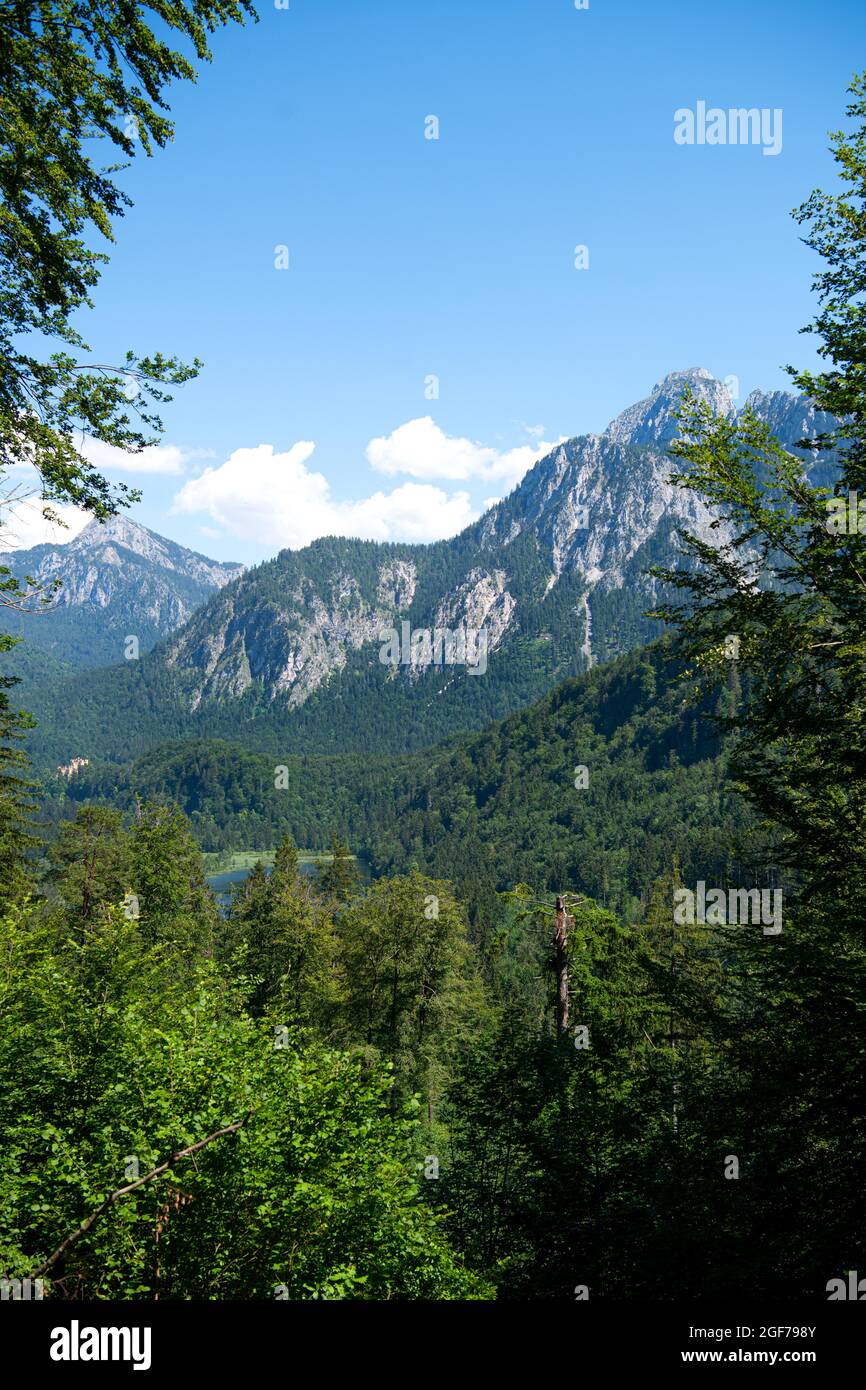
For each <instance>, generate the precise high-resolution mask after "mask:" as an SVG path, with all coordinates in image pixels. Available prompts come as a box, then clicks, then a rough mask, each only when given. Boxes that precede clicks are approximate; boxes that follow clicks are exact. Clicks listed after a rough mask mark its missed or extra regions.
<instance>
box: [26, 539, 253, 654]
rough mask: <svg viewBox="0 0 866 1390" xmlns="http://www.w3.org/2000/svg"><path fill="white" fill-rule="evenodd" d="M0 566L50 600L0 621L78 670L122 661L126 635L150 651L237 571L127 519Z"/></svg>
mask: <svg viewBox="0 0 866 1390" xmlns="http://www.w3.org/2000/svg"><path fill="white" fill-rule="evenodd" d="M0 562H2V563H3V564H4V565H6V566H7V567H8V568H9V569H10V570H11V571H12V573H13V574H15V575H16V576H18V577H19V578H22V579H23V578H24V576H25V575H29V576H30V577H31V578H33V579H34V580H35V581H36V583H37V584H38V585H40V587H41V588H42V591H43V596H44V597H47V598H50V604H49V605H46V607H45V608H42V609H40V611H37V612H34V613H33V614H32V615H30V614H17V613H11V614H10V620H9V621H8V622H7V619H6V617H5V616H4V626H5V627H7V629H8V630H11V631H14V632H15V633H19V634H21V635H23V636H25V637H26V638H27V640H28V642H29V643H32V645H33V646H35V647H37V648H39V649H40V650H42V651H47V652H50V653H51V654H52V655H53V656H56V657H59V658H60V659H61V660H63V661H65V662H68V663H69V664H71V665H73V666H79V667H88V666H100V665H108V664H110V663H112V662H115V661H119V660H121V659H122V657H123V651H124V642H125V640H126V638H127V637H128V636H135V637H137V638H138V643H139V650H140V651H141V652H146V651H148V650H149V649H150V648H151V647H152V646H153V645H154V643H155V642H157V641H159V639H160V638H161V637H165V636H167V635H168V634H169V633H170V632H173V631H174V630H175V629H176V628H178V627H180V626H181V625H182V624H183V623H185V622H186V621H187V619H188V618H189V617H190V616H191V614H192V613H193V612H194V611H195V610H196V608H199V607H200V606H201V604H202V603H204V601H205V600H206V599H207V598H209V597H210V595H211V594H212V593H213V592H214V591H215V590H216V589H219V588H222V587H223V585H225V584H228V583H229V581H230V580H232V579H236V578H237V577H238V575H239V574H241V573H242V572H243V566H242V565H231V564H229V565H224V564H218V563H217V562H216V561H215V560H209V559H208V558H207V557H206V556H205V555H198V554H196V553H195V552H194V551H192V550H186V549H185V548H184V547H183V546H180V545H175V543H174V542H173V541H169V540H165V539H164V537H162V536H158V535H156V533H155V532H153V531H148V530H147V528H146V527H144V526H140V525H139V524H138V522H135V521H132V520H130V518H129V517H126V516H115V517H111V518H110V519H109V520H108V521H106V522H98V521H91V522H90V523H89V525H87V526H86V527H85V528H84V530H83V531H81V532H80V533H79V534H78V535H77V536H76V537H75V538H74V539H73V540H71V541H69V542H68V543H67V544H66V545H59V546H58V545H38V546H34V547H33V548H32V549H30V550H18V551H12V552H9V553H8V554H6V555H2V556H0ZM56 580H59V581H60V585H59V587H57V588H54V583H55V581H56ZM30 606H31V607H33V608H38V607H39V605H38V604H31V605H30ZM7 612H9V610H7Z"/></svg>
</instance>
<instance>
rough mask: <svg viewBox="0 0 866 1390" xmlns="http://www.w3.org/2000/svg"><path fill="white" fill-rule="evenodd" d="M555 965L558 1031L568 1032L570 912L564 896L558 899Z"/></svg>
mask: <svg viewBox="0 0 866 1390" xmlns="http://www.w3.org/2000/svg"><path fill="white" fill-rule="evenodd" d="M553 951H554V958H553V966H554V969H555V971H556V1031H557V1033H567V1032H568V954H567V952H568V913H567V912H566V910H565V904H564V903H563V901H562V898H557V899H556V929H555V931H554V934H553Z"/></svg>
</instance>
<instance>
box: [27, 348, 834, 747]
mask: <svg viewBox="0 0 866 1390" xmlns="http://www.w3.org/2000/svg"><path fill="white" fill-rule="evenodd" d="M686 387H690V388H691V389H692V390H693V391H694V392H695V394H696V395H697V396H698V397H699V398H701V399H703V400H706V401H708V402H709V404H710V405H711V407H712V409H713V410H716V411H718V412H719V413H721V414H722V415H724V416H725V417H726V418H731V417H732V416H733V415H734V414H735V413H736V406H735V404H734V401H733V400H732V398H731V395H730V393H729V391H728V390H727V388H726V387H725V386H724V385H723V384H722V383H721V382H718V381H716V380H714V378H713V377H711V376H710V375H709V373H708V372H706V371H703V370H698V371H691V372H673V373H671V374H670V375H669V376H667V377H665V379H664V380H663V381H662V382H660V383H659V384H658V385H657V386H656V387H654V389H653V390H652V392H651V393H650V394H649V395H648V396H647V397H646V398H645V399H644V400H642V401H639V402H638V403H637V404H636V405H634V406H631V407H629V408H628V409H627V410H625V411H623V412H622V414H621V415H618V416H617V417H616V419H615V420H613V421H612V422H611V424H610V425H609V427H608V428H607V430H605V431H604V433H602V434H600V435H595V434H586V435H581V436H578V437H576V438H574V439H570V440H568V441H567V442H565V443H563V444H561V445H558V446H557V447H556V448H555V449H553V450H552V451H551V453H549V454H548V455H547V456H546V457H545V458H543V459H541V460H540V461H539V462H538V463H537V464H536V465H535V466H534V468H532V469H531V471H530V472H529V473H527V475H526V476H525V477H524V479H523V480H522V482H521V483H520V484H519V486H518V487H516V488H515V490H514V491H513V492H512V493H511V494H510V495H509V496H508V497H506V498H504V499H503V500H502V501H501V502H498V503H497V504H496V505H495V506H494V507H492V508H491V509H490V510H489V511H487V512H486V513H485V514H484V515H483V516H482V517H480V518H479V520H478V521H477V522H475V523H474V524H473V525H472V526H470V527H468V528H467V529H466V530H465V531H463V532H462V533H461V534H460V535H458V536H455V537H454V538H453V539H451V540H448V541H441V542H438V543H436V544H434V545H409V544H382V543H378V542H373V541H360V540H349V539H344V538H337V537H326V538H323V539H321V540H318V541H316V542H314V543H313V544H312V545H309V546H307V547H305V548H304V549H303V550H298V551H291V550H284V551H281V552H280V554H279V555H277V556H276V557H275V558H274V559H273V560H269V561H267V562H266V563H264V564H261V565H257V566H256V567H255V568H254V569H251V570H249V571H246V572H242V573H239V574H236V575H235V577H232V571H233V569H236V568H239V567H231V566H217V565H214V564H213V563H212V562H211V561H208V560H206V559H204V557H202V556H193V555H191V554H190V552H188V551H183V550H181V548H180V547H176V546H172V545H171V543H170V542H168V541H163V540H161V538H160V537H158V536H154V535H153V534H152V533H150V532H146V531H144V529H143V528H141V527H135V526H134V524H133V523H129V522H124V523H123V524H118V523H114V524H112V525H111V526H110V527H109V528H106V529H105V530H103V531H102V532H95V533H93V532H92V533H91V535H90V536H88V535H87V533H82V536H81V537H79V538H78V541H77V542H73V544H72V545H71V546H68V547H65V548H64V551H63V553H62V555H61V560H62V565H61V567H60V568H61V570H62V575H63V580H64V591H65V594H66V596H67V597H66V607H65V608H61V609H58V610H57V611H56V613H55V614H54V615H49V617H50V618H51V617H53V618H55V619H56V620H58V621H59V620H60V619H61V618H62V616H63V614H64V613H65V614H66V615H67V618H68V617H70V616H71V615H75V623H76V629H77V631H78V632H79V633H80V632H82V631H87V630H88V629H87V628H86V623H85V619H87V621H89V622H91V623H92V624H94V625H95V628H96V629H97V630H98V632H99V634H100V640H101V641H102V642H103V644H105V632H106V631H108V632H109V636H110V644H109V645H110V647H111V651H110V655H109V657H108V658H107V660H108V661H110V662H112V663H115V664H114V665H113V666H112V667H111V669H110V670H106V671H101V672H99V673H94V672H88V673H87V688H86V689H85V688H84V684H83V682H82V680H81V678H80V677H79V678H78V680H77V684H76V680H75V679H74V678H70V679H66V678H65V677H59V678H58V679H60V680H61V681H64V680H65V681H66V683H65V685H63V687H62V689H61V691H60V695H59V697H54V705H53V706H49V704H48V703H46V704H44V705H43V706H42V713H43V717H44V718H45V720H46V723H47V722H49V721H50V720H51V719H52V718H53V717H54V716H53V715H52V709H56V707H57V705H58V703H62V705H63V709H64V723H63V727H62V728H59V729H56V730H55V732H54V733H53V734H52V735H51V736H50V738H49V735H47V734H46V735H45V736H44V738H43V748H44V756H45V757H46V759H47V758H48V757H49V755H50V759H51V766H52V767H56V765H57V763H58V762H60V761H61V760H62V761H64V762H67V761H68V759H69V757H70V756H71V755H72V754H76V755H81V754H84V755H86V756H88V757H91V758H96V757H105V756H114V755H117V756H118V757H126V756H128V755H129V752H130V750H133V751H135V752H136V754H137V753H138V752H140V751H142V749H144V748H145V747H149V746H152V745H153V744H154V743H157V742H160V741H163V740H164V739H166V738H167V737H189V736H195V737H198V736H205V737H219V738H227V739H242V740H244V741H246V742H248V743H249V744H250V745H251V746H256V747H264V746H267V747H269V748H273V749H274V750H279V752H280V753H281V754H282V753H283V752H285V753H289V752H293V751H295V752H306V751H309V752H339V751H358V750H359V749H364V750H365V751H371V750H375V751H378V752H382V753H386V754H391V753H393V752H400V751H406V750H409V749H412V748H418V747H423V746H427V745H430V744H432V743H434V742H436V741H437V740H439V739H442V738H445V737H448V736H449V735H451V734H454V733H458V732H462V731H465V730H469V729H473V728H481V727H483V726H484V725H486V724H488V723H489V722H490V721H491V720H492V719H495V718H497V717H499V716H502V715H506V714H508V713H510V712H511V711H513V710H516V709H519V708H521V707H522V706H525V705H527V704H529V703H530V702H531V701H532V700H535V699H537V698H539V697H541V696H542V695H544V694H545V693H546V692H547V691H548V690H550V689H551V687H553V686H554V685H556V684H557V683H559V682H560V681H562V680H564V679H565V678H566V677H568V676H571V675H575V674H577V673H579V672H581V671H585V670H586V669H587V668H588V667H589V666H592V665H596V664H598V663H600V662H603V661H606V660H609V659H610V658H612V657H614V656H617V655H619V654H620V653H622V652H624V651H627V650H629V649H631V648H634V647H636V646H639V645H641V644H642V643H645V642H647V641H650V640H651V639H652V638H654V637H656V636H658V635H659V632H660V628H659V625H658V624H657V623H656V622H654V621H653V620H651V619H649V618H648V617H647V616H646V614H647V611H648V610H650V609H652V608H653V607H654V606H655V605H656V603H657V600H658V597H659V595H657V593H656V582H655V580H654V579H653V578H652V577H651V576H650V575H649V574H648V572H647V571H648V568H649V567H650V566H652V565H654V564H661V565H665V566H671V565H676V564H678V563H684V562H685V561H684V560H683V559H682V558H681V556H682V552H681V549H680V546H679V540H678V532H679V531H680V530H682V529H685V530H687V531H690V532H691V533H693V534H697V535H698V536H700V537H701V538H702V539H704V540H706V541H708V542H718V541H719V540H721V539H724V538H725V531H724V528H723V527H717V528H714V526H713V522H714V520H715V519H716V518H715V517H714V514H713V512H712V511H711V510H710V509H709V508H707V507H706V506H705V505H704V504H703V503H702V502H701V501H700V500H699V499H697V498H696V497H695V496H694V495H693V494H692V493H690V492H688V491H685V490H683V489H680V488H677V487H675V486H674V485H673V484H672V483H671V482H670V476H671V473H672V472H673V471H674V461H673V460H672V458H671V456H670V455H669V453H668V452H667V451H668V447H669V445H670V442H671V440H672V439H673V438H674V437H675V435H676V431H677V421H676V419H675V412H676V411H677V409H678V408H679V404H680V401H681V398H682V392H683V390H684V389H685V388H686ZM747 405H749V406H750V407H751V408H752V409H753V410H754V411H755V413H756V414H758V415H759V416H760V417H761V418H762V419H765V420H766V421H767V422H768V423H769V424H770V425H771V427H772V429H773V430H774V431H775V433H776V434H777V436H778V438H779V439H780V440H781V442H782V443H783V444H784V445H785V446H786V447H789V448H791V449H792V451H793V450H794V446H795V445H796V444H797V442H798V441H800V440H802V439H804V438H806V437H815V436H816V435H818V434H821V433H824V432H826V430H827V428H829V427H830V425H831V423H832V422H830V421H828V420H827V418H826V417H823V416H821V415H819V414H818V413H816V412H815V411H814V409H813V408H812V406H811V405H810V403H809V402H808V401H806V400H804V399H802V398H798V397H796V396H789V395H787V394H786V393H784V392H770V393H758V392H755V393H753V394H752V396H750V397H749V400H748V402H747ZM802 458H803V466H804V469H805V470H806V471H807V472H808V474H809V476H810V478H812V480H813V481H816V482H820V483H823V482H824V481H825V479H826V477H827V476H828V475H829V474H830V473H831V472H832V467H833V461H832V457H831V456H828V455H827V454H818V455H817V456H814V455H810V454H809V452H808V451H804V452H803V454H802ZM42 549H43V551H45V552H49V551H50V548H42ZM31 556H33V557H35V558H36V560H37V561H38V564H37V565H34V561H33V559H32V558H31V559H30V560H29V561H24V563H25V564H27V565H28V566H29V568H30V572H33V570H34V569H35V570H36V572H37V573H41V574H42V575H43V576H45V577H50V576H51V575H53V574H54V573H56V572H57V570H58V562H57V558H56V556H52V555H51V554H50V553H44V554H41V555H40V554H38V553H37V552H31ZM70 558H71V559H72V561H73V564H72V565H71V566H70V565H69V564H68V560H69V559H70ZM22 560H23V557H20V556H19V557H16V565H17V566H20V565H21V564H22ZM39 566H41V569H40V568H39ZM226 580H229V582H226ZM205 585H209V586H210V589H209V591H208V590H207V589H205ZM208 595H209V596H208ZM203 599H204V602H202V600H203ZM196 605H199V606H196ZM193 608H194V611H192V612H191V613H190V609H193ZM184 618H185V621H184ZM44 621H45V620H44V619H32V620H31V622H33V623H39V622H44ZM148 623H149V624H150V627H149V628H148V627H147V624H148ZM179 623H180V624H181V625H180V626H178V624H179ZM172 628H176V630H175V631H173V632H171V634H170V635H169V636H168V637H167V638H166V640H164V641H163V642H161V643H160V644H159V645H158V646H157V648H156V650H154V651H151V652H149V653H147V654H146V655H143V656H142V659H141V660H140V661H136V662H132V661H126V662H124V661H122V656H123V652H122V648H121V643H122V641H123V638H124V636H125V635H126V634H130V633H139V634H141V633H147V632H148V631H149V632H151V633H153V634H154V640H155V636H157V635H159V636H162V635H164V634H165V632H166V630H167V629H172ZM93 630H94V627H91V628H90V629H89V631H91V632H92V631H93ZM437 630H438V633H439V634H445V635H442V636H441V638H437ZM66 641H67V643H68V627H67V629H66ZM437 643H438V646H437ZM141 645H142V651H144V650H145V643H144V642H142V644H141ZM103 650H104V645H103ZM439 653H441V655H439ZM57 655H58V656H60V657H61V659H63V658H65V659H66V660H69V653H68V646H65V647H60V648H59V649H57ZM105 659H106V658H104V657H103V660H105ZM118 662H120V665H118V664H117V663H118ZM49 674H50V673H49ZM52 679H54V677H52ZM44 683H45V682H44V681H43V684H44ZM28 707H29V708H33V709H34V710H35V712H36V714H37V718H38V717H39V716H40V706H39V704H38V701H37V702H35V703H31V704H29V705H28ZM94 710H98V711H99V722H98V723H97V722H95V717H94V714H93V711H94ZM113 711H119V712H120V713H119V714H118V716H117V717H115V716H114V714H113ZM77 731H78V732H77ZM36 737H39V735H38V734H37V736H36Z"/></svg>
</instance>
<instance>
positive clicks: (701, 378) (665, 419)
mask: <svg viewBox="0 0 866 1390" xmlns="http://www.w3.org/2000/svg"><path fill="white" fill-rule="evenodd" d="M687 389H691V390H692V391H693V392H694V394H695V396H696V397H697V398H698V400H702V401H706V402H707V404H708V405H709V406H710V409H711V410H712V411H713V413H714V414H716V415H723V416H726V417H730V416H731V415H735V414H736V413H737V408H736V406H735V404H734V398H733V396H732V395H731V393H730V391H729V390H728V388H727V386H725V385H724V384H723V382H721V381H717V380H716V378H715V377H714V376H713V375H712V373H711V372H708V371H707V369H706V367H691V368H689V369H688V370H687V371H681V372H669V373H668V375H667V376H666V377H664V378H663V379H662V380H661V381H659V382H656V385H655V386H654V387H653V389H652V391H651V392H650V394H649V395H648V396H646V397H645V398H644V400H642V401H637V402H636V404H635V405H630V406H628V407H627V408H626V409H625V410H624V411H622V413H621V414H620V415H617V417H616V419H614V420H611V422H610V424H609V425H608V427H607V429H606V430H605V435H606V437H607V438H608V439H612V440H614V441H615V442H616V443H617V444H654V445H656V446H663V445H665V444H669V443H670V441H671V440H672V439H674V438H675V437H676V435H677V433H678V431H679V423H678V421H677V419H676V418H675V412H676V411H677V410H678V409H679V408H680V405H681V404H682V398H683V394H684V392H685V391H686V390H687Z"/></svg>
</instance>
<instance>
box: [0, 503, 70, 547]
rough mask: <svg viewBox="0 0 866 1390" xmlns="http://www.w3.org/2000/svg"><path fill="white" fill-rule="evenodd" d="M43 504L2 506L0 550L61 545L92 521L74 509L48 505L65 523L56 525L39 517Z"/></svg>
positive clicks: (52, 504) (0, 512) (54, 522)
mask: <svg viewBox="0 0 866 1390" xmlns="http://www.w3.org/2000/svg"><path fill="white" fill-rule="evenodd" d="M45 505H46V504H45V503H44V502H42V501H41V500H40V499H39V498H37V499H36V500H35V501H18V502H13V503H11V505H9V506H8V507H7V506H6V505H4V506H3V508H2V510H0V551H9V550H29V549H30V547H31V545H44V544H51V545H65V544H66V543H67V541H71V540H74V539H75V537H76V536H77V535H78V533H79V531H83V530H84V528H85V526H86V525H87V523H88V522H89V521H92V520H93V518H92V517H91V516H89V515H88V513H87V512H83V511H80V510H79V508H78V507H72V506H59V505H58V504H57V503H56V502H54V503H49V504H48V505H49V506H50V507H51V510H52V511H53V512H55V513H56V514H57V516H59V517H61V518H62V520H63V521H65V523H66V525H65V526H59V525H58V524H57V522H56V521H46V520H45V518H44V516H43V515H42V509H43V507H44V506H45Z"/></svg>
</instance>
